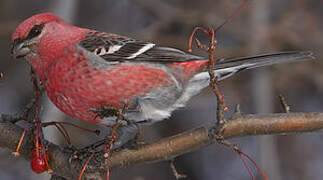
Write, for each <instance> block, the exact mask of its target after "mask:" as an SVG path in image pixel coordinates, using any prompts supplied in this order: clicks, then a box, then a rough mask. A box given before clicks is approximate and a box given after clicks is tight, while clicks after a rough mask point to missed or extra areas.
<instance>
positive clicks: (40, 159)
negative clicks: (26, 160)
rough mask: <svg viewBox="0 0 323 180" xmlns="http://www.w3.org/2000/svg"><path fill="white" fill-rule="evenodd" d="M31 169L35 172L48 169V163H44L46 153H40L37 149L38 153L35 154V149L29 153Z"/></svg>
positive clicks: (38, 172)
mask: <svg viewBox="0 0 323 180" xmlns="http://www.w3.org/2000/svg"><path fill="white" fill-rule="evenodd" d="M30 166H31V169H32V170H33V171H34V172H35V173H37V174H40V173H43V172H44V171H46V170H47V169H48V164H47V163H46V155H45V154H44V153H41V150H39V154H38V155H37V151H36V149H34V150H33V152H32V153H31V161H30Z"/></svg>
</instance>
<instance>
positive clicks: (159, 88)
mask: <svg viewBox="0 0 323 180" xmlns="http://www.w3.org/2000/svg"><path fill="white" fill-rule="evenodd" d="M11 40H12V51H11V53H12V54H13V56H14V57H15V58H21V57H23V58H25V59H26V60H27V61H28V62H29V63H30V64H31V66H32V68H33V69H34V70H35V72H36V73H37V74H38V76H39V79H40V80H41V81H42V83H43V87H44V89H45V90H46V92H47V95H48V97H49V98H50V100H51V101H52V102H53V103H54V104H55V105H56V106H57V107H58V108H59V109H60V110H61V111H63V112H64V113H66V114H67V115H69V116H71V117H73V118H76V119H79V120H82V121H86V122H90V123H103V124H109V125H113V124H115V120H116V117H115V116H110V117H103V116H101V115H100V116H98V113H100V111H101V110H102V109H122V108H123V107H124V105H125V104H126V105H127V107H128V110H127V111H126V112H125V114H124V116H125V118H126V119H127V120H130V121H133V122H136V123H138V122H151V123H153V122H157V121H160V120H163V119H166V118H168V117H169V116H170V115H171V113H172V111H174V110H175V109H177V108H179V107H183V106H185V103H186V102H187V101H188V100H189V99H190V98H191V97H192V96H194V95H196V94H197V93H199V92H200V91H201V90H202V89H204V88H205V87H207V86H208V84H209V80H210V78H209V73H208V72H207V70H208V69H207V67H208V58H205V57H200V56H196V55H193V54H189V53H186V52H183V51H181V50H178V49H175V48H170V47H163V46H159V45H156V44H154V43H151V42H145V41H140V40H135V39H132V38H128V37H125V36H120V35H117V34H111V33H104V32H99V31H96V30H90V29H85V28H80V27H76V26H73V25H70V24H68V23H66V22H65V21H63V20H62V19H61V18H59V17H57V16H55V15H54V14H50V13H43V14H38V15H34V16H32V17H30V18H28V19H27V20H25V21H24V22H22V23H21V24H20V25H19V26H18V27H17V29H16V30H15V32H14V33H13V35H12V39H11ZM306 59H312V53H311V52H283V53H276V54H267V55H258V56H253V57H243V58H235V59H226V60H223V61H220V62H217V63H216V64H215V69H214V74H215V75H216V76H217V77H218V79H219V80H222V79H225V78H227V77H229V76H232V75H234V74H236V73H237V72H240V71H241V70H244V69H251V68H255V67H260V66H267V65H272V64H278V63H284V62H290V61H296V60H306ZM103 107H104V108H103ZM133 129H136V128H133ZM134 131H135V130H134Z"/></svg>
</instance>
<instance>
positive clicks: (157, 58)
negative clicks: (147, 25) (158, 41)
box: [79, 31, 205, 62]
mask: <svg viewBox="0 0 323 180" xmlns="http://www.w3.org/2000/svg"><path fill="white" fill-rule="evenodd" d="M147 45H149V48H147V50H146V51H143V52H142V53H138V54H137V55H136V56H134V57H133V58H130V57H132V55H134V54H135V53H137V52H139V51H140V50H141V49H142V48H143V47H145V46H147ZM79 46H81V47H82V48H84V49H86V50H87V51H90V52H92V53H94V54H96V55H98V56H100V57H101V58H103V59H104V60H106V61H149V62H185V61H196V60H202V59H205V58H203V57H199V56H195V55H192V54H188V53H186V52H183V51H181V50H178V49H175V48H168V47H161V46H157V45H154V44H153V43H149V42H144V41H138V40H135V39H131V38H128V37H125V36H119V35H116V34H108V33H102V32H98V31H92V32H89V33H88V35H87V36H86V38H85V40H83V41H81V42H80V43H79ZM150 46H151V47H150ZM110 48H116V49H117V50H115V49H114V50H113V52H110V53H107V52H108V51H109V50H110ZM118 48H119V49H118ZM103 50H104V52H106V53H102V51H103Z"/></svg>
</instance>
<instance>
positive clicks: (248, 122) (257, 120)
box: [0, 113, 323, 179]
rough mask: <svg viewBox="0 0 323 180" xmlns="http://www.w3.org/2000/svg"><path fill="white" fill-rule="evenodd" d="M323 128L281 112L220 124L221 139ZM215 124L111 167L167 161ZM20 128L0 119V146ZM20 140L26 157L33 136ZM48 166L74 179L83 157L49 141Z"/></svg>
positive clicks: (208, 134)
mask: <svg viewBox="0 0 323 180" xmlns="http://www.w3.org/2000/svg"><path fill="white" fill-rule="evenodd" d="M322 128H323V113H288V114H287V113H284V114H267V115H241V116H235V117H232V118H230V119H228V121H227V122H226V124H224V126H223V130H222V131H221V132H222V134H221V135H222V136H223V138H224V139H229V138H234V137H242V136H249V135H262V134H286V133H296V132H312V131H316V130H320V129H322ZM214 132H216V127H215V126H214V125H205V126H203V127H200V128H197V129H194V130H189V131H186V132H183V133H181V134H178V135H175V136H172V137H167V138H164V139H162V140H160V141H158V142H155V143H152V144H149V145H144V146H141V147H140V148H138V149H134V150H128V149H124V150H121V151H118V152H114V153H113V154H112V157H111V162H110V168H117V167H126V166H131V165H136V164H141V163H153V162H158V161H164V160H169V159H172V158H174V157H177V156H179V155H182V154H184V153H187V152H190V151H193V150H195V149H199V148H201V147H204V146H206V145H209V144H212V143H214V142H215V134H214ZM21 133H22V128H21V127H19V126H17V125H15V124H12V123H10V122H6V121H3V119H2V121H0V147H5V148H9V149H10V150H14V149H15V147H16V145H17V143H18V141H19V138H20V135H21ZM27 137H28V138H25V140H24V142H23V148H22V151H21V154H22V155H23V156H24V157H25V158H27V159H29V157H30V152H31V149H32V147H33V144H32V143H33V141H32V138H31V137H30V134H29V136H28V135H27ZM48 144H49V145H48V148H49V153H50V166H51V168H52V169H53V170H54V173H55V174H56V175H58V176H62V177H65V178H67V179H76V178H77V177H78V175H79V172H80V170H81V169H82V166H83V164H84V162H85V161H86V158H85V159H76V160H72V161H70V162H69V160H70V157H71V153H70V152H67V151H64V149H63V148H61V147H59V146H57V145H55V144H52V143H48ZM105 164H106V162H105V160H104V157H103V155H102V153H101V152H100V153H97V154H96V155H95V156H94V158H93V159H92V160H91V163H90V164H89V166H88V168H87V170H86V172H85V176H87V177H92V178H93V177H99V176H100V177H103V176H104V174H105V172H106V166H105Z"/></svg>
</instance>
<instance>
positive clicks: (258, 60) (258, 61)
mask: <svg viewBox="0 0 323 180" xmlns="http://www.w3.org/2000/svg"><path fill="white" fill-rule="evenodd" d="M310 59H314V56H313V53H312V52H310V51H297V52H296V51H293V52H280V53H274V54H264V55H257V56H249V57H239V58H230V59H224V60H221V61H219V62H217V63H216V64H215V65H214V74H215V75H216V76H218V79H219V80H222V79H225V78H227V77H230V76H232V75H234V74H236V73H238V72H240V71H242V70H245V69H252V68H256V67H262V66H269V65H273V64H281V63H288V62H296V61H305V60H310Z"/></svg>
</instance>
